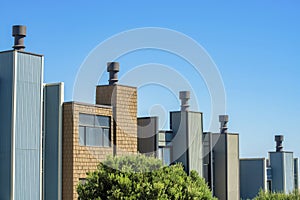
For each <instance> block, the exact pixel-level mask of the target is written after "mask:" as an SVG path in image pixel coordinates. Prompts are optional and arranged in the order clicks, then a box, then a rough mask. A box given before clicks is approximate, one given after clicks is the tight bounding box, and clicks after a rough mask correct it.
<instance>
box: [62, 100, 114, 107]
mask: <svg viewBox="0 0 300 200" xmlns="http://www.w3.org/2000/svg"><path fill="white" fill-rule="evenodd" d="M63 104H76V105H82V106H92V107H98V108H107V109H112V106H108V105H100V104H90V103H83V102H77V101H67V102H64V103H63Z"/></svg>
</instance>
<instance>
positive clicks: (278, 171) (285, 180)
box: [240, 135, 299, 199]
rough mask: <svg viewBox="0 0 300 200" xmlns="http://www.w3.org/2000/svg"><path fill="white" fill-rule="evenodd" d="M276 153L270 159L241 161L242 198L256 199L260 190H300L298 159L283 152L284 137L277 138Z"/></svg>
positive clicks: (270, 153)
mask: <svg viewBox="0 0 300 200" xmlns="http://www.w3.org/2000/svg"><path fill="white" fill-rule="evenodd" d="M275 141H276V143H277V144H276V151H274V152H269V158H268V159H266V158H243V159H240V169H241V173H240V181H241V198H242V199H248V198H250V199H251V198H254V197H255V196H256V195H257V194H258V192H259V190H260V189H262V190H264V191H270V192H284V193H290V192H292V191H293V190H294V189H298V176H299V174H298V159H297V158H294V156H293V152H288V151H283V147H282V141H283V136H282V135H277V136H275Z"/></svg>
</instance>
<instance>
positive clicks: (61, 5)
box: [0, 0, 300, 157]
mask: <svg viewBox="0 0 300 200" xmlns="http://www.w3.org/2000/svg"><path fill="white" fill-rule="evenodd" d="M0 17H1V18H0V19H1V20H0V50H7V49H10V48H11V46H12V45H13V39H12V37H11V26H12V25H14V24H24V25H27V27H28V31H27V32H28V37H27V38H26V40H25V43H26V46H27V48H26V50H27V51H30V52H35V53H41V54H44V55H45V77H44V79H45V82H59V81H63V82H65V86H66V88H65V90H66V93H65V99H66V100H71V99H72V89H73V84H74V81H75V78H76V73H77V71H78V70H79V67H80V65H81V63H82V62H83V60H84V59H85V57H86V56H87V55H88V53H89V52H90V51H91V50H92V49H93V48H94V47H96V46H97V45H98V44H99V43H100V42H102V41H104V40H105V39H107V38H108V37H110V36H112V35H114V34H117V33H119V32H122V31H126V30H129V29H133V28H141V27H163V28H169V29H173V30H176V31H179V32H182V33H184V34H186V35H188V36H190V37H191V38H193V39H195V40H196V41H197V42H198V43H199V44H201V45H202V46H203V47H204V48H205V49H206V50H207V52H208V53H209V54H210V56H211V57H212V59H213V60H214V62H215V63H216V65H217V66H218V68H219V71H220V73H221V75H222V78H223V82H224V86H225V88H226V94H227V114H229V115H230V123H229V129H230V130H231V131H233V132H239V133H240V155H241V157H250V156H251V157H252V156H254V157H265V156H267V151H269V150H273V149H274V148H275V143H274V135H275V134H284V135H285V142H284V147H285V149H286V150H293V151H294V152H295V153H296V156H300V149H299V143H300V128H299V124H300V83H299V76H300V59H299V58H300V56H299V55H300V37H299V35H300V22H299V20H300V3H299V1H296V0H294V1H269V0H265V1H261V0H251V1H226V2H225V1H223V2H220V1H196V0H195V1H188V2H183V1H174V0H173V1H156V0H154V1H135V0H131V1H104V0H97V1H93V0H91V1H31V0H28V1H18V0H16V1H2V2H1V3H0ZM118 61H120V62H121V70H123V71H122V72H120V75H121V76H122V74H123V73H125V72H126V71H128V70H130V69H131V68H132V67H135V66H137V65H141V64H143V63H149V62H156V63H162V64H165V65H168V66H171V67H174V68H175V69H176V70H177V71H179V72H180V73H182V74H184V75H185V76H187V77H188V78H190V79H191V84H192V86H193V87H194V89H196V90H197V91H196V93H197V94H196V95H197V98H198V103H199V111H202V112H203V113H204V122H205V126H204V129H205V130H206V131H208V130H207V128H208V121H209V115H210V99H209V94H208V92H207V89H206V87H205V84H204V83H203V81H200V82H201V83H200V84H199V85H193V84H194V82H195V81H196V80H195V79H196V78H193V77H189V76H192V75H191V74H192V71H188V70H182V69H183V67H185V66H187V65H188V64H187V63H185V62H184V61H182V60H181V59H180V58H178V57H176V56H173V55H169V54H167V53H164V52H160V51H154V50H153V51H151V50H146V51H141V52H135V53H132V54H129V55H126V56H123V57H122V58H120V59H119V60H118ZM106 80H107V77H104V78H103V77H102V78H101V79H100V82H99V83H100V84H104V83H106ZM198 82H199V81H198ZM154 91H155V94H158V95H153V92H154ZM168 99H169V100H168ZM155 104H159V105H162V106H163V107H164V108H165V109H166V110H169V109H170V110H177V109H178V106H179V102H178V101H177V100H176V98H175V97H174V96H172V94H170V93H169V92H168V91H165V90H164V89H163V88H160V87H158V86H155V85H153V86H149V87H144V88H141V89H140V90H139V105H138V108H139V114H140V115H146V114H148V110H149V109H150V110H151V107H153V105H155ZM153 110H154V111H155V109H152V112H154V111H153ZM154 114H155V112H154ZM212 131H215V130H212Z"/></svg>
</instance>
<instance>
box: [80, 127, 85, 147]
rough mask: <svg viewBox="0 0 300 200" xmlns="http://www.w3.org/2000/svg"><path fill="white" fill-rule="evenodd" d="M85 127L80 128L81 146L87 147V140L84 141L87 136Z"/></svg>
mask: <svg viewBox="0 0 300 200" xmlns="http://www.w3.org/2000/svg"><path fill="white" fill-rule="evenodd" d="M84 130H85V128H84V126H79V145H82V146H84V145H85V142H84V141H85V139H84V136H85V133H84Z"/></svg>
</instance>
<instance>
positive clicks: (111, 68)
mask: <svg viewBox="0 0 300 200" xmlns="http://www.w3.org/2000/svg"><path fill="white" fill-rule="evenodd" d="M119 71H120V64H119V63H118V62H108V63H107V72H109V80H108V82H109V85H115V84H117V82H118V72H119Z"/></svg>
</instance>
